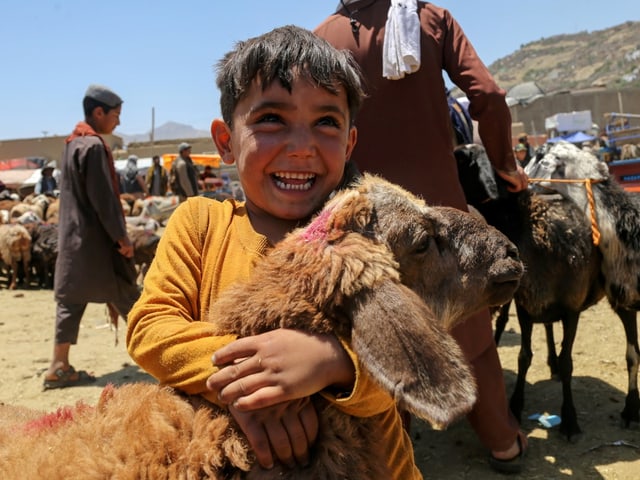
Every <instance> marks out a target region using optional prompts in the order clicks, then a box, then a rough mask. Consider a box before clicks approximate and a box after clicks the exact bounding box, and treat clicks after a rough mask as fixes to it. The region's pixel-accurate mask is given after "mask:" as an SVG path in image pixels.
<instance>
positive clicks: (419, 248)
mask: <svg viewBox="0 0 640 480" xmlns="http://www.w3.org/2000/svg"><path fill="white" fill-rule="evenodd" d="M432 243H433V238H431V237H427V238H425V239H423V240H421V241H420V242H419V243H418V244H417V245H416V248H415V249H414V250H413V253H414V254H416V255H421V254H423V253H427V252H428V251H429V248H430V247H431V245H432Z"/></svg>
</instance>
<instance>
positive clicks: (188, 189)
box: [170, 142, 198, 202]
mask: <svg viewBox="0 0 640 480" xmlns="http://www.w3.org/2000/svg"><path fill="white" fill-rule="evenodd" d="M170 178H171V190H172V191H173V193H175V194H176V195H178V196H179V197H180V202H184V201H185V200H186V199H187V198H188V197H194V196H196V195H197V194H198V172H197V170H196V167H195V165H194V164H193V160H191V145H189V144H188V143H185V142H182V143H181V144H180V145H179V146H178V157H177V158H176V159H175V160H174V161H173V164H172V165H171V174H170Z"/></svg>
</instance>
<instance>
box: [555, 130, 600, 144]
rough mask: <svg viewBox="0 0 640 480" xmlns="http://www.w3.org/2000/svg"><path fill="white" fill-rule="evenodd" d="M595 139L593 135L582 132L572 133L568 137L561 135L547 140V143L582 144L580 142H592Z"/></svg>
mask: <svg viewBox="0 0 640 480" xmlns="http://www.w3.org/2000/svg"><path fill="white" fill-rule="evenodd" d="M596 138H597V137H594V136H593V135H589V134H588V133H584V132H574V133H570V134H568V135H561V136H559V137H553V138H550V139H548V140H547V142H548V143H558V142H569V143H582V142H592V141H594V140H595V139H596Z"/></svg>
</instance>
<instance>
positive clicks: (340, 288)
mask: <svg viewBox="0 0 640 480" xmlns="http://www.w3.org/2000/svg"><path fill="white" fill-rule="evenodd" d="M516 253H517V252H516V250H515V247H514V246H513V244H511V243H510V242H509V241H508V240H507V239H506V237H504V236H503V235H502V234H500V233H498V232H497V231H496V230H495V229H494V228H493V227H489V226H487V225H486V224H484V223H483V222H482V221H480V220H479V219H477V218H475V217H473V216H471V215H468V214H465V213H462V212H459V211H456V210H453V209H450V208H444V207H440V208H432V207H428V206H426V205H425V204H424V202H422V201H421V200H418V199H417V198H415V197H413V196H411V195H410V194H408V193H407V192H406V191H404V190H402V189H401V188H399V187H396V186H393V185H391V184H389V183H387V182H385V181H383V180H381V179H376V178H373V177H365V179H364V180H363V181H362V182H361V184H360V185H358V186H357V188H354V189H352V190H349V191H345V192H341V193H339V194H338V195H336V196H335V197H334V198H333V199H332V200H330V201H329V202H328V204H327V206H326V207H325V209H323V211H322V212H321V213H320V214H318V215H317V216H316V217H315V218H314V220H312V222H311V223H310V224H309V225H308V226H307V227H305V228H303V229H298V230H296V231H294V232H293V233H291V234H290V235H288V236H287V237H286V238H285V239H284V240H283V241H282V242H280V243H279V244H278V245H277V246H276V247H275V248H274V249H273V250H272V251H271V252H270V253H269V254H268V255H267V256H266V257H265V258H264V259H263V260H262V261H261V262H259V263H258V264H257V265H256V267H255V270H254V272H253V274H252V277H251V279H250V280H249V281H248V282H246V283H242V284H240V285H236V286H235V287H231V288H230V289H228V290H227V291H226V292H225V293H224V294H223V295H222V296H221V298H220V299H219V302H218V303H216V304H215V305H213V307H212V312H213V314H214V315H215V322H216V324H217V325H219V331H220V333H224V332H235V333H239V334H240V335H250V334H255V333H259V332H264V331H267V330H271V329H274V328H278V327H286V328H298V329H304V330H306V331H311V332H335V333H336V334H338V335H340V336H341V337H342V338H345V339H349V340H350V343H351V345H352V347H353V349H354V350H355V351H356V353H357V354H358V357H359V360H360V361H361V362H362V367H363V368H364V369H366V370H367V371H368V372H369V374H370V375H371V376H372V377H373V378H374V379H376V380H377V381H378V382H379V383H380V385H381V386H382V387H383V388H385V389H386V390H387V391H388V392H389V394H390V395H391V396H392V397H393V398H394V399H395V400H396V401H397V403H398V406H399V407H401V408H404V409H407V410H409V411H411V412H412V413H413V414H415V415H417V416H419V417H421V418H424V419H426V420H428V421H430V422H431V423H432V425H434V426H436V427H442V426H444V425H446V424H448V423H449V422H451V421H452V420H454V419H455V418H457V417H459V416H461V415H463V414H464V413H466V412H467V411H468V410H469V409H470V408H471V406H472V404H473V402H474V400H475V386H474V382H473V378H472V376H471V373H470V372H469V369H468V367H467V365H466V362H465V360H464V358H463V355H462V353H461V351H460V349H459V348H458V346H457V344H456V342H455V341H454V340H453V339H452V337H450V336H449V334H448V333H447V332H446V329H448V328H450V327H451V326H452V325H453V324H455V323H456V322H457V321H459V320H460V319H461V318H463V317H464V316H466V315H467V314H469V313H471V312H473V311H475V310H477V309H479V308H481V307H484V306H486V305H495V304H500V303H503V302H505V301H507V300H508V299H509V298H510V297H511V296H512V295H513V292H514V291H515V289H516V288H517V284H518V280H519V278H520V276H521V275H522V264H521V263H520V261H519V260H518V259H517V254H516ZM278 278H280V279H283V281H274V279H278ZM401 280H402V282H401ZM311 400H312V401H313V402H314V404H315V406H316V410H317V411H318V413H319V417H320V422H321V426H320V434H319V438H318V440H317V442H316V444H315V445H314V447H313V451H312V460H311V465H310V466H309V467H307V468H304V469H292V470H289V469H284V468H283V467H280V466H276V467H275V468H274V469H272V470H269V471H264V470H261V469H260V468H258V467H257V466H256V463H255V459H254V458H253V455H252V454H251V453H250V450H249V448H248V445H247V443H246V439H245V438H244V436H243V435H242V434H241V432H239V431H238V429H237V427H236V426H235V424H234V422H233V420H232V419H231V417H230V416H229V415H228V413H227V412H226V411H224V410H221V409H219V408H218V407H216V406H213V405H206V406H203V405H202V401H200V402H199V404H200V408H194V407H193V406H192V404H191V403H189V402H188V401H187V400H186V399H185V398H183V397H181V396H179V395H176V394H175V393H173V392H172V391H171V390H170V389H163V388H160V387H157V386H154V385H145V384H138V385H125V386H123V387H121V388H118V389H115V388H113V387H107V388H105V390H104V392H103V395H102V398H101V400H100V401H99V403H98V405H97V407H96V408H89V407H86V406H84V405H78V406H76V407H75V408H70V409H61V410H59V411H58V412H56V413H53V414H50V415H48V416H45V417H38V418H36V417H35V415H34V417H33V418H35V420H33V421H31V422H29V423H26V424H24V423H18V422H15V421H12V420H10V419H11V418H12V417H13V416H14V415H15V414H14V413H13V412H12V410H11V407H8V406H4V407H3V409H2V410H0V411H1V412H2V415H0V418H2V419H3V423H4V424H5V425H7V424H9V423H11V424H12V425H13V428H12V429H11V434H10V436H8V434H7V433H6V432H7V428H6V427H4V428H3V429H2V430H4V433H0V473H1V474H2V475H3V478H48V479H58V478H60V479H62V478H83V479H94V478H96V479H97V478H194V479H196V478H213V479H223V478H224V479H229V478H234V479H241V478H246V479H256V478H260V479H276V478H277V479H294V478H295V479H310V478H314V479H317V478H326V479H330V478H351V479H373V478H375V479H378V478H388V476H387V475H386V474H385V471H386V466H385V465H381V464H380V458H381V456H380V455H378V454H377V451H376V445H377V442H376V438H375V436H374V435H371V434H370V433H369V432H368V420H367V419H366V418H356V417H351V416H347V415H345V414H343V413H341V412H339V411H338V410H337V409H335V408H333V407H332V406H331V404H329V403H328V402H327V401H326V400H324V399H323V398H322V397H321V396H319V395H316V396H313V397H312V399H311ZM18 413H19V414H20V415H21V418H23V419H24V418H25V416H24V415H25V413H24V411H22V410H21V411H19V412H18ZM18 424H19V425H20V426H19V427H18V426H17V425H18ZM3 435H4V436H5V440H4V441H3V440H2V438H3Z"/></svg>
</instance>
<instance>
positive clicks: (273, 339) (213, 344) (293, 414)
mask: <svg viewBox="0 0 640 480" xmlns="http://www.w3.org/2000/svg"><path fill="white" fill-rule="evenodd" d="M217 84H218V87H219V88H220V90H221V99H220V103H221V111H222V117H223V119H222V120H214V121H213V122H212V125H211V134H212V137H213V140H214V141H215V143H216V146H217V147H218V150H219V152H220V155H221V157H222V160H223V161H224V162H225V163H226V164H233V163H235V165H236V166H237V169H238V176H239V179H240V182H241V184H242V188H243V190H244V192H245V195H246V202H237V201H234V200H227V201H225V202H222V203H219V202H216V201H213V200H209V199H206V198H193V199H189V200H188V201H187V202H185V203H184V204H183V205H181V206H180V207H179V208H178V209H177V210H176V211H175V212H174V214H173V215H172V217H171V219H170V221H169V223H168V225H167V228H166V231H165V233H164V235H163V237H162V240H161V242H160V244H159V246H158V250H157V253H156V258H155V260H154V262H153V264H152V265H151V268H150V269H149V272H148V274H147V277H146V279H145V288H144V291H143V293H142V296H141V298H140V300H139V301H138V303H137V304H136V305H135V307H134V309H133V311H132V312H131V315H130V316H129V324H128V333H127V346H128V350H129V353H130V354H131V356H132V358H133V359H134V360H135V361H136V362H137V363H138V364H139V365H140V366H141V367H143V368H144V369H145V370H147V371H148V372H149V373H151V374H152V375H153V376H155V377H156V378H157V379H158V380H159V381H160V383H162V384H165V385H170V386H173V387H175V388H177V389H179V390H181V391H183V392H185V393H187V394H191V395H201V396H203V397H204V398H206V399H207V400H209V401H211V402H214V403H217V404H219V405H228V408H229V411H230V412H231V414H232V415H233V416H234V418H235V419H236V421H237V422H238V424H239V426H240V427H241V428H242V430H243V431H244V433H245V434H246V435H247V438H248V440H249V443H250V444H251V446H252V448H253V450H254V452H255V454H256V457H257V459H258V462H259V463H260V465H262V466H263V467H265V468H269V467H271V466H272V465H273V464H274V462H276V461H279V462H282V463H283V464H285V465H293V464H295V463H297V464H300V465H305V464H307V463H308V459H309V448H310V446H311V445H312V444H313V442H314V440H315V438H316V435H317V430H318V419H317V414H316V412H315V410H314V408H313V406H312V404H311V403H310V402H308V401H307V398H308V396H310V395H312V394H315V393H317V392H320V391H323V392H324V393H325V395H326V396H328V398H330V399H331V401H332V402H333V403H334V405H335V406H336V408H340V409H342V410H343V411H345V412H347V413H349V414H351V415H356V416H362V417H365V416H366V417H375V419H376V421H375V423H376V428H377V430H378V431H376V432H375V434H376V436H377V437H378V438H379V439H380V442H381V443H382V444H383V445H384V451H385V453H386V455H387V458H386V461H387V464H388V465H389V468H390V470H391V472H392V477H391V478H394V479H403V480H405V479H418V478H422V477H421V475H420V472H419V471H418V469H417V467H416V466H415V463H414V459H413V450H412V446H411V440H410V439H409V437H408V436H407V434H406V433H405V432H404V429H403V427H402V422H401V419H400V416H399V414H398V412H397V410H396V406H395V404H394V402H393V399H392V398H391V397H390V396H389V395H387V394H386V393H385V392H383V391H382V390H381V389H380V387H378V386H377V385H376V384H374V383H373V381H372V380H370V379H369V378H368V377H367V375H366V374H365V373H364V372H361V371H360V368H359V366H358V364H357V360H356V359H355V358H354V355H353V353H352V352H351V351H349V350H348V347H344V346H343V345H346V342H345V339H338V338H336V337H335V336H333V335H311V334H307V333H304V332H300V331H295V330H287V329H278V330H274V331H270V332H267V333H264V334H261V335H256V336H252V337H245V338H242V339H236V338H235V337H234V336H222V337H220V336H214V335H213V333H212V332H213V325H212V324H211V323H208V322H207V321H206V320H212V321H214V322H215V313H216V312H215V311H211V308H212V305H213V304H214V302H215V300H216V299H217V298H218V296H219V295H220V293H221V292H223V291H224V290H225V289H226V288H228V287H229V286H230V285H231V284H233V283H235V282H237V281H241V280H244V279H246V278H248V277H249V276H250V275H251V271H252V269H253V266H254V264H255V262H257V261H258V260H259V259H260V258H261V257H262V256H263V255H264V254H265V253H266V252H267V251H268V249H269V248H270V247H272V246H273V245H274V244H275V243H277V242H278V241H279V240H281V239H282V238H283V237H284V236H285V235H286V234H287V233H288V232H290V231H291V230H292V229H294V228H295V227H297V226H299V225H301V224H304V223H305V222H306V221H307V220H308V219H309V218H310V216H311V215H313V214H314V213H315V212H317V211H318V210H319V209H320V208H321V207H322V205H323V204H324V202H325V201H326V200H327V198H328V197H329V196H330V195H331V193H332V192H333V191H334V190H335V189H336V188H337V187H338V186H339V185H340V183H341V181H342V180H343V175H344V173H345V165H346V162H347V161H348V159H349V156H350V154H351V151H352V149H353V146H354V145H355V142H356V129H355V127H354V126H353V119H354V116H355V114H356V113H357V111H358V108H359V106H360V103H361V102H362V99H363V97H364V93H363V90H362V86H361V79H360V76H359V73H358V69H357V67H355V64H354V63H353V61H352V59H351V57H350V56H349V55H348V54H346V53H344V52H339V51H337V50H335V49H334V48H333V47H331V46H330V45H329V44H328V43H327V42H325V41H324V40H321V39H319V38H318V37H316V36H315V35H314V34H313V33H311V32H309V31H307V30H303V29H300V28H297V27H291V26H289V27H283V28H278V29H275V30H273V31H271V32H269V33H267V34H265V35H262V36H260V37H256V38H253V39H250V40H248V41H246V42H241V43H238V44H237V45H236V47H235V49H234V50H233V51H231V52H230V53H228V54H227V55H226V56H225V57H224V58H223V59H222V60H221V61H220V63H219V64H218V78H217ZM160 266H162V267H160ZM161 269H162V271H161ZM274 281H279V280H278V279H274ZM212 355H213V362H214V364H215V365H212ZM335 392H341V393H342V395H340V398H337V397H336V396H334V395H333V394H334V393H335Z"/></svg>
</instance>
